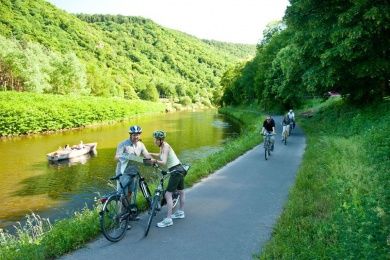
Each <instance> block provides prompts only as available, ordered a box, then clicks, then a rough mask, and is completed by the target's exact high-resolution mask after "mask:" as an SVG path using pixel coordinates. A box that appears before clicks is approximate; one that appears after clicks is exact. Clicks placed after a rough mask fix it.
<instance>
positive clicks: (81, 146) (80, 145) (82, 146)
mask: <svg viewBox="0 0 390 260" xmlns="http://www.w3.org/2000/svg"><path fill="white" fill-rule="evenodd" d="M77 147H78V148H79V149H83V148H84V143H83V141H80V143H79V145H78V146H77Z"/></svg>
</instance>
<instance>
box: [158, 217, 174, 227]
mask: <svg viewBox="0 0 390 260" xmlns="http://www.w3.org/2000/svg"><path fill="white" fill-rule="evenodd" d="M172 225H173V221H172V219H171V218H164V219H163V220H162V221H161V222H158V223H157V226H158V227H161V228H162V227H169V226H172Z"/></svg>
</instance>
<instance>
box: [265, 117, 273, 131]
mask: <svg viewBox="0 0 390 260" xmlns="http://www.w3.org/2000/svg"><path fill="white" fill-rule="evenodd" d="M263 127H264V128H265V130H267V131H268V132H272V131H273V129H272V128H273V127H275V121H274V120H273V119H272V118H271V120H270V121H269V122H268V121H267V120H264V122H263Z"/></svg>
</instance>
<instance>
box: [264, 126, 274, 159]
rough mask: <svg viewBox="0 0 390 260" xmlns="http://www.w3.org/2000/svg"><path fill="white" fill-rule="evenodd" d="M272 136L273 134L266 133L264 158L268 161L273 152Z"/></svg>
mask: <svg viewBox="0 0 390 260" xmlns="http://www.w3.org/2000/svg"><path fill="white" fill-rule="evenodd" d="M272 136H273V134H272V133H268V132H266V133H264V157H265V159H266V160H268V158H269V156H270V155H271V151H272V150H273V147H272V146H273V144H272V141H271V137H272Z"/></svg>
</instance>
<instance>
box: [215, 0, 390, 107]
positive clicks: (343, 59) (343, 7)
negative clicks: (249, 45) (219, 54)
mask: <svg viewBox="0 0 390 260" xmlns="http://www.w3.org/2000/svg"><path fill="white" fill-rule="evenodd" d="M389 24H390V5H389V4H388V2H387V1H368V0H363V1H341V0H337V1H315V0H309V1H300V0H290V5H289V6H288V7H287V10H286V14H285V16H284V19H283V21H282V22H280V23H271V24H269V26H268V27H267V29H266V30H265V31H264V38H263V41H262V42H261V43H259V44H258V46H257V53H256V57H255V58H254V59H253V60H252V61H250V62H248V63H247V64H245V65H244V66H242V65H240V67H239V68H235V69H231V71H230V73H228V77H229V80H228V83H229V84H227V85H226V84H225V85H224V90H225V92H224V96H223V98H222V101H223V102H224V103H225V104H241V103H251V102H259V103H261V104H263V105H264V107H265V108H266V109H269V108H270V107H272V106H275V105H282V107H284V108H287V107H291V106H298V105H300V104H301V103H302V102H303V100H304V99H305V98H307V97H312V96H322V95H323V94H324V93H326V92H327V91H331V90H332V91H337V92H339V93H340V94H342V95H343V97H345V98H347V99H348V100H350V101H354V102H361V101H374V100H377V99H380V98H382V97H384V96H387V95H389V93H390V87H389V79H390V59H389V58H390V57H389V52H390V38H389V37H388V35H389V34H390V30H389V29H390V27H389ZM232 75H233V76H234V77H232ZM223 81H224V79H223ZM225 82H226V80H225ZM234 93H236V94H234ZM241 93H244V94H241Z"/></svg>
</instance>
